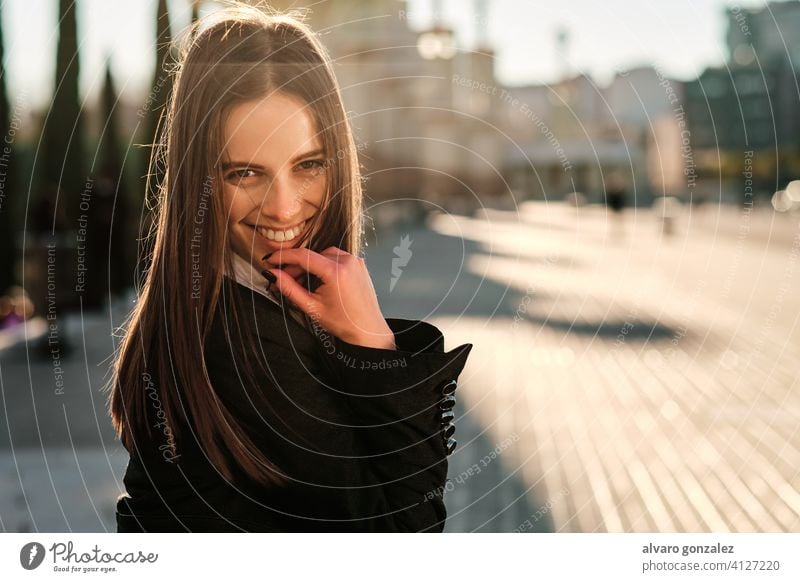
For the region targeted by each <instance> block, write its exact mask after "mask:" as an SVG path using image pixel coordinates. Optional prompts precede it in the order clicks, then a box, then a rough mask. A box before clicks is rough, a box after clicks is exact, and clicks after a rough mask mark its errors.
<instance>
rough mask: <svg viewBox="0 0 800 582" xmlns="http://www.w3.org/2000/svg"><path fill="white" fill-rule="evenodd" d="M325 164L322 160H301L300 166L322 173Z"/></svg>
mask: <svg viewBox="0 0 800 582" xmlns="http://www.w3.org/2000/svg"><path fill="white" fill-rule="evenodd" d="M324 165H325V162H323V161H322V160H306V161H305V162H300V163H299V164H298V166H300V168H301V169H303V170H316V173H320V171H321V170H322V167H323V166H324Z"/></svg>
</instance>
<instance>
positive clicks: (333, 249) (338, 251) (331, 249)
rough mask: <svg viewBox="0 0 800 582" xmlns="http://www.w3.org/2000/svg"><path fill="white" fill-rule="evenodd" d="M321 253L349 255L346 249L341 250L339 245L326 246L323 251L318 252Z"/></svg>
mask: <svg viewBox="0 0 800 582" xmlns="http://www.w3.org/2000/svg"><path fill="white" fill-rule="evenodd" d="M320 254H321V255H349V254H350V253H348V252H347V251H343V250H342V249H340V248H339V247H328V248H327V249H325V250H324V251H321V252H320Z"/></svg>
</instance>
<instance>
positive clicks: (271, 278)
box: [261, 271, 278, 283]
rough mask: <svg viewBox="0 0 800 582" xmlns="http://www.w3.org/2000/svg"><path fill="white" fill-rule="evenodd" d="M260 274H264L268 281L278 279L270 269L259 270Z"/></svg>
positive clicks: (271, 281)
mask: <svg viewBox="0 0 800 582" xmlns="http://www.w3.org/2000/svg"><path fill="white" fill-rule="evenodd" d="M261 274H262V275H264V278H266V280H267V281H269V282H270V283H274V282H275V281H277V280H278V278H277V277H276V276H275V275H274V274H272V273H271V272H270V271H261Z"/></svg>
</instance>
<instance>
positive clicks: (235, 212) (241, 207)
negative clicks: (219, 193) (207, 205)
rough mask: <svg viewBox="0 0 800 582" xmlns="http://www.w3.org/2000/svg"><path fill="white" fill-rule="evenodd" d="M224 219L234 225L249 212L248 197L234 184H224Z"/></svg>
mask: <svg viewBox="0 0 800 582" xmlns="http://www.w3.org/2000/svg"><path fill="white" fill-rule="evenodd" d="M222 199H223V202H224V206H225V208H224V210H225V219H226V220H227V222H228V224H230V225H234V224H236V223H237V222H239V221H240V220H242V219H243V218H244V217H245V216H247V214H248V213H249V212H250V207H249V205H248V198H247V196H245V195H244V193H243V192H242V191H240V190H239V189H238V188H236V187H235V186H230V185H226V186H225V190H224V193H223V198H222Z"/></svg>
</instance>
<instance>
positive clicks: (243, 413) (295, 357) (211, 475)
mask: <svg viewBox="0 0 800 582" xmlns="http://www.w3.org/2000/svg"><path fill="white" fill-rule="evenodd" d="M226 281H228V283H227V284H226V285H224V287H223V288H224V289H226V290H227V291H226V292H225V293H223V299H222V300H221V301H220V308H218V310H217V314H216V316H215V320H214V325H213V328H212V330H211V333H210V337H209V338H208V341H207V345H206V352H205V353H206V365H207V367H208V373H209V377H210V379H211V383H212V385H213V386H214V388H215V390H216V391H217V393H218V394H219V396H220V398H221V400H222V401H223V403H224V404H225V405H226V406H227V407H228V408H229V410H230V411H231V412H232V413H233V414H234V415H235V417H236V418H237V419H238V420H239V422H241V423H242V425H243V427H245V428H244V430H246V431H247V434H248V435H249V436H250V437H251V438H253V440H254V441H255V443H256V444H257V446H258V447H259V449H260V450H262V451H263V452H264V454H265V455H266V456H267V458H269V459H270V460H271V461H272V462H274V463H275V464H276V465H277V466H278V468H279V469H280V470H281V471H282V472H283V473H284V474H285V475H286V476H287V478H288V479H289V483H288V484H287V485H286V486H283V487H268V486H264V485H259V484H257V483H255V482H253V481H252V480H250V479H248V478H247V477H246V476H244V475H243V473H240V472H237V477H236V478H235V479H233V480H232V481H227V480H225V479H224V478H223V477H222V476H221V475H220V474H219V472H218V471H216V469H214V467H213V465H211V463H210V461H208V460H207V458H206V457H205V455H204V454H203V452H202V450H200V449H199V447H198V446H197V442H196V440H195V439H193V438H192V437H191V436H190V437H189V438H188V439H183V440H182V441H179V442H182V445H181V446H180V448H179V449H178V451H177V453H178V455H179V456H178V457H177V458H175V459H174V460H173V461H172V462H167V461H166V460H165V458H166V457H165V456H164V455H163V454H162V451H163V449H164V442H165V440H164V435H163V434H161V433H160V432H159V430H157V429H156V430H154V432H153V435H154V436H153V437H152V439H145V438H141V437H138V436H137V443H136V444H137V447H136V448H134V453H133V454H131V456H130V461H129V463H128V467H127V470H126V473H125V477H124V484H125V488H126V491H127V494H126V495H122V496H120V497H119V499H118V500H117V514H116V515H117V531H119V532H129V531H160V532H165V531H170V532H171V531H176V532H177V531H208V532H218V531H251V532H265V531H435V532H440V531H442V529H443V528H444V522H445V518H446V511H445V507H444V503H443V501H442V492H443V490H444V486H445V485H446V476H447V456H448V450H447V445H446V441H445V437H446V436H448V435H445V434H444V428H443V425H442V423H441V417H442V411H441V410H440V408H447V407H448V406H449V405H451V404H452V403H451V402H449V400H451V399H447V400H448V402H447V403H446V404H444V405H443V406H442V403H443V401H444V400H445V397H444V396H443V392H449V391H450V390H451V389H453V388H454V385H455V381H456V379H457V378H458V376H459V374H460V373H461V371H462V369H463V367H464V365H465V364H466V360H467V356H468V355H469V352H470V350H471V349H472V344H462V345H461V346H458V347H457V348H455V349H453V350H451V351H450V352H447V353H445V352H444V339H443V337H442V334H441V332H440V331H439V330H438V329H437V328H436V327H435V326H433V325H431V324H428V323H426V322H423V321H416V320H407V319H397V318H387V319H386V322H387V324H388V325H389V326H390V328H391V329H392V331H393V332H394V333H395V341H396V344H397V347H398V349H397V350H396V351H395V350H385V349H379V348H367V347H364V346H357V345H353V344H350V343H348V342H345V341H343V340H341V339H339V338H336V337H333V336H330V335H328V334H327V332H325V330H322V329H320V328H318V327H313V326H311V320H310V319H309V318H306V323H307V325H306V326H305V327H304V326H302V325H301V324H300V323H299V322H298V321H296V320H295V319H294V318H292V317H291V316H290V314H289V313H288V312H285V311H284V310H283V309H282V307H281V306H280V305H278V304H276V303H274V302H272V301H270V300H269V299H267V298H266V297H263V296H262V295H259V294H258V293H255V292H253V291H252V290H250V289H248V288H247V287H244V286H242V285H240V284H238V283H233V282H232V281H231V280H229V279H226ZM230 293H238V294H239V295H240V297H241V299H242V301H243V304H244V306H245V309H244V312H245V317H244V318H243V319H244V321H243V323H244V325H245V331H246V333H250V334H254V336H255V339H256V340H257V342H258V344H259V347H260V349H261V352H262V353H263V355H264V359H265V361H266V364H267V366H266V368H267V372H266V373H267V374H268V376H264V374H265V372H263V371H260V368H259V367H258V366H255V367H254V368H255V370H256V372H257V373H258V377H257V382H256V385H255V386H252V385H249V383H248V382H247V381H246V380H245V376H244V374H243V373H242V371H241V370H240V369H239V365H238V364H239V363H240V362H241V361H242V358H243V357H244V356H243V355H242V354H241V353H239V352H238V351H237V350H236V349H232V347H231V346H232V345H238V344H237V343H236V342H232V343H228V342H227V341H226V340H225V336H224V333H223V331H222V327H221V326H222V323H223V317H225V313H229V312H228V311H227V307H226V306H227V302H228V301H229V300H230ZM269 376H272V377H273V379H274V381H270V378H269ZM448 384H449V386H448ZM260 396H263V397H264V398H263V400H261V399H260V398H259V397H260ZM148 408H149V409H151V408H153V407H148ZM155 422H157V420H154V423H155ZM151 426H152V423H151ZM444 426H445V427H446V425H444ZM451 426H452V425H451ZM182 428H183V430H184V431H186V430H189V429H188V427H186V428H184V427H182ZM449 430H450V431H452V430H453V429H452V428H450V429H449ZM188 434H189V435H191V430H189V432H188ZM159 447H161V449H159ZM137 449H138V452H136V451H137ZM129 452H130V451H129Z"/></svg>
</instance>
